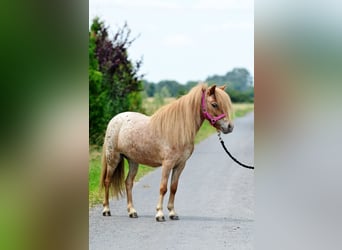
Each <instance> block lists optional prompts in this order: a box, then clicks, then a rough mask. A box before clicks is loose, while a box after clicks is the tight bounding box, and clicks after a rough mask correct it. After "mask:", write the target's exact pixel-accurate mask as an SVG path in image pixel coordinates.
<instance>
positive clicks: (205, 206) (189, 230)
mask: <svg viewBox="0 0 342 250" xmlns="http://www.w3.org/2000/svg"><path fill="white" fill-rule="evenodd" d="M234 124H235V127H234V131H233V132H232V133H231V134H227V135H222V138H223V139H224V141H225V144H226V146H227V148H228V150H231V153H232V154H233V155H234V156H235V157H236V158H238V159H239V160H241V161H242V162H244V163H246V164H253V163H254V113H253V112H252V113H249V114H247V115H246V116H244V117H242V118H238V119H236V120H235V122H234ZM160 176H161V168H158V169H157V170H156V171H153V172H151V173H149V174H148V175H146V176H145V177H143V178H142V179H141V180H140V181H139V182H138V183H135V185H134V188H133V201H134V207H135V209H136V210H137V212H138V216H139V218H137V219H131V218H129V217H128V215H127V210H126V198H123V199H121V200H114V199H111V200H110V209H111V214H112V216H111V217H104V216H102V205H99V206H96V207H93V208H91V209H90V211H89V249H91V250H95V249H99V250H105V249H125V250H126V249H140V250H154V249H177V250H185V249H194V250H202V249H203V250H208V249H209V250H214V249H215V250H216V249H239V250H240V249H241V250H243V249H254V247H253V237H254V230H253V228H254V170H250V169H245V168H242V167H240V166H238V165H237V164H236V163H234V162H233V161H232V160H231V159H230V158H229V157H228V155H226V153H225V152H224V150H223V148H222V147H221V144H220V143H219V141H218V138H217V135H216V134H214V135H212V136H210V137H209V138H208V139H206V140H204V141H202V142H201V143H200V144H198V145H196V146H195V150H194V153H193V154H192V156H191V157H190V159H189V160H188V161H187V165H186V167H185V169H184V171H183V173H182V175H181V177H180V180H179V185H178V191H177V194H176V200H175V209H176V212H177V213H178V215H179V217H180V220H178V221H171V220H169V219H168V216H167V215H168V211H167V208H166V205H167V200H168V194H169V192H168V193H167V195H166V196H165V199H164V214H165V218H166V221H165V222H156V220H155V218H154V216H155V212H156V211H155V207H156V205H157V201H158V196H159V183H160Z"/></svg>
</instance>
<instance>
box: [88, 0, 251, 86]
mask: <svg viewBox="0 0 342 250" xmlns="http://www.w3.org/2000/svg"><path fill="white" fill-rule="evenodd" d="M95 16H99V17H100V18H101V20H103V21H104V22H105V24H106V25H107V26H109V27H110V32H109V34H110V35H111V36H113V35H114V34H115V31H116V30H117V29H118V28H120V27H122V26H123V25H124V23H125V22H127V24H128V26H129V28H130V29H131V38H134V37H138V38H137V39H136V40H135V41H134V42H133V43H132V45H131V47H130V48H129V49H128V53H129V58H130V59H131V60H133V61H137V60H139V59H141V58H143V65H142V67H141V69H140V71H139V73H140V74H144V75H145V77H144V79H146V80H148V81H152V82H159V81H161V80H176V81H178V82H180V83H186V82H187V81H204V80H205V79H206V78H207V77H208V76H212V75H215V74H218V75H224V74H226V73H227V72H228V71H231V70H232V69H233V68H235V67H244V68H246V69H247V70H249V72H250V73H251V75H252V76H254V73H253V72H254V1H253V0H172V1H171V0H140V1H139V0H89V26H90V24H91V21H92V19H93V18H94V17H95Z"/></svg>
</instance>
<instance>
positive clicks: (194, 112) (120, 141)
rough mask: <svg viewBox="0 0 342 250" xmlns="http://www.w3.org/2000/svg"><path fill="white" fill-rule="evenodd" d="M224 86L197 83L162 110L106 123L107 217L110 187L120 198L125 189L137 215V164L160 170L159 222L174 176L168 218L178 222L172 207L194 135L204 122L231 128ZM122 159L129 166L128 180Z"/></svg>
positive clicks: (103, 178)
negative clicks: (168, 188) (134, 192)
mask: <svg viewBox="0 0 342 250" xmlns="http://www.w3.org/2000/svg"><path fill="white" fill-rule="evenodd" d="M224 88H225V86H220V87H216V85H213V86H210V87H208V86H207V85H206V84H203V83H202V84H198V85H197V86H195V87H193V88H192V89H191V90H190V91H189V93H188V94H186V95H184V96H182V97H180V98H179V99H178V100H175V101H173V102H171V103H170V104H168V105H165V106H163V107H161V108H160V109H158V110H157V111H156V112H155V113H154V114H153V115H152V116H146V115H144V114H141V113H136V112H123V113H119V114H118V115H116V116H114V117H113V118H112V119H111V120H110V122H109V123H108V126H107V130H106V134H105V138H104V143H103V152H102V171H101V179H100V181H101V187H102V188H103V187H104V188H105V196H104V201H103V206H104V208H103V212H102V214H103V216H110V215H111V213H110V209H109V190H110V188H112V190H113V196H115V197H119V196H122V195H123V193H124V189H126V190H125V191H126V196H127V211H128V216H129V217H131V218H137V217H138V214H137V211H136V210H135V208H134V206H133V199H132V188H133V182H134V178H135V176H136V174H137V171H138V166H139V164H145V165H149V166H151V167H159V166H161V168H162V174H161V182H160V190H159V200H158V203H157V207H156V210H157V213H156V216H155V218H156V220H157V221H158V222H162V221H165V217H164V213H163V200H164V195H165V194H166V192H167V184H168V179H169V175H170V173H171V172H172V174H171V183H170V196H169V201H168V205H167V208H168V210H169V218H170V219H171V220H178V219H179V216H178V215H177V213H176V211H175V208H174V200H175V194H176V191H177V186H178V180H179V177H180V175H181V173H182V171H183V169H184V167H185V163H186V161H187V160H188V158H189V157H190V156H191V154H192V152H193V150H194V140H195V136H196V133H197V132H198V130H199V129H200V127H201V125H202V124H203V122H204V120H205V119H207V120H208V121H209V122H210V124H211V125H212V126H213V127H215V128H216V129H217V130H218V131H222V132H223V133H225V134H227V133H230V132H232V131H233V127H234V125H233V122H232V119H231V112H232V104H231V100H230V97H229V95H228V94H227V93H226V92H225V91H224ZM124 159H127V161H128V164H129V171H128V175H127V177H126V179H125V173H124Z"/></svg>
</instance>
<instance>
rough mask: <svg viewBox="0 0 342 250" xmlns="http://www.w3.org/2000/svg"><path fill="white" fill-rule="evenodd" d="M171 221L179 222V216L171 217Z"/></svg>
mask: <svg viewBox="0 0 342 250" xmlns="http://www.w3.org/2000/svg"><path fill="white" fill-rule="evenodd" d="M170 219H171V220H179V216H178V215H170Z"/></svg>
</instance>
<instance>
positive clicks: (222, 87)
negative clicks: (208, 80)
mask: <svg viewBox="0 0 342 250" xmlns="http://www.w3.org/2000/svg"><path fill="white" fill-rule="evenodd" d="M218 88H219V89H222V90H225V89H226V85H222V86H219V87H218Z"/></svg>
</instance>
